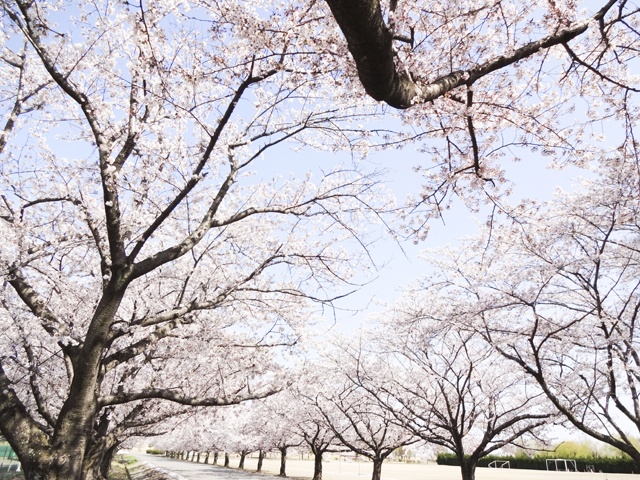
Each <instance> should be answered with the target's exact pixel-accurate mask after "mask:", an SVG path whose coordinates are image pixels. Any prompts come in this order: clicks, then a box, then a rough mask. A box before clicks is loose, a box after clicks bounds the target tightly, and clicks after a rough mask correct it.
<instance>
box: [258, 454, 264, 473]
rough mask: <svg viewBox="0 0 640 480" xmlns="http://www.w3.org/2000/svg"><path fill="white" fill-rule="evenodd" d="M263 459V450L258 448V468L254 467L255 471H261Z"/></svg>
mask: <svg viewBox="0 0 640 480" xmlns="http://www.w3.org/2000/svg"><path fill="white" fill-rule="evenodd" d="M263 460H264V452H263V451H262V450H260V452H258V468H257V469H256V472H261V471H262V461H263Z"/></svg>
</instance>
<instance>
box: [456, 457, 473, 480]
mask: <svg viewBox="0 0 640 480" xmlns="http://www.w3.org/2000/svg"><path fill="white" fill-rule="evenodd" d="M458 458H459V457H458ZM477 464H478V462H477V460H469V459H467V458H465V459H463V460H462V461H460V471H461V472H462V480H475V478H476V466H477Z"/></svg>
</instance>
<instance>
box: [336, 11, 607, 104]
mask: <svg viewBox="0 0 640 480" xmlns="http://www.w3.org/2000/svg"><path fill="white" fill-rule="evenodd" d="M326 2H327V5H329V8H330V9H331V12H332V13H333V16H334V17H335V19H336V22H337V23H338V25H339V26H340V29H341V30H342V33H343V34H344V36H345V39H346V40H347V45H348V47H349V51H350V52H351V55H352V56H353V59H354V61H355V64H356V68H357V70H358V77H359V78H360V82H361V83H362V86H363V87H364V89H365V90H366V92H367V93H368V94H369V95H370V96H371V97H372V98H373V99H375V100H378V101H383V102H386V103H387V104H389V105H390V106H392V107H394V108H399V109H405V108H409V107H411V106H413V105H416V104H418V103H424V102H428V101H431V100H434V99H436V98H438V97H441V96H442V95H444V94H445V93H447V92H449V91H451V90H453V89H454V88H457V87H460V86H462V85H472V84H473V83H474V82H475V81H476V80H478V79H480V78H482V77H484V76H485V75H488V74H489V73H491V72H494V71H496V70H500V69H502V68H504V67H507V66H509V65H512V64H514V63H516V62H517V61H519V60H522V59H524V58H527V57H530V56H532V55H533V54H535V53H537V52H539V51H540V50H543V49H547V48H550V47H553V46H555V45H561V44H564V43H567V42H569V41H571V40H573V39H574V38H576V37H577V36H579V35H581V34H582V33H584V32H585V31H586V30H587V29H588V28H589V25H590V24H591V23H592V22H593V21H594V20H595V21H596V24H597V22H598V21H599V20H600V19H602V18H604V16H605V15H606V13H607V12H608V11H609V9H611V7H613V5H615V3H616V0H609V2H607V4H606V5H605V6H604V7H603V8H602V9H600V10H599V11H598V12H597V13H596V14H595V15H593V16H592V17H591V18H588V19H585V20H583V21H581V22H577V23H576V24H575V25H572V26H570V27H568V28H563V29H560V30H558V31H557V32H556V33H554V34H552V35H549V36H547V37H545V38H542V39H540V40H536V41H534V42H530V43H527V44H526V45H523V46H522V47H520V48H517V49H515V50H514V52H513V53H511V54H510V55H502V56H499V57H497V58H494V59H492V60H489V61H487V62H485V63H483V64H481V65H478V66H477V67H474V68H472V69H469V70H466V71H465V70H457V71H454V72H451V73H450V74H448V75H445V76H443V77H440V78H438V79H436V80H434V81H433V82H431V83H429V84H426V85H421V84H418V83H415V82H414V81H413V80H412V79H411V78H410V77H409V76H408V75H407V74H406V73H403V72H398V71H397V70H396V65H395V61H394V57H395V52H394V48H393V34H392V32H391V31H390V30H389V28H387V26H386V25H385V23H384V20H383V18H382V11H381V8H380V2H379V0H326Z"/></svg>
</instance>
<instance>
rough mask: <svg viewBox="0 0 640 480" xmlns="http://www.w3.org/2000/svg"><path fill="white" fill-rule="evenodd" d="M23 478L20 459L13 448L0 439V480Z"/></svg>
mask: <svg viewBox="0 0 640 480" xmlns="http://www.w3.org/2000/svg"><path fill="white" fill-rule="evenodd" d="M18 478H23V475H22V468H21V466H20V461H19V460H18V457H17V456H16V454H15V452H14V451H13V449H12V448H11V447H10V446H9V444H7V443H3V442H2V441H1V440H0V480H10V479H18Z"/></svg>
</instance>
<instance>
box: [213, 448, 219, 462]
mask: <svg viewBox="0 0 640 480" xmlns="http://www.w3.org/2000/svg"><path fill="white" fill-rule="evenodd" d="M213 464H214V465H217V464H218V451H217V450H216V451H215V452H213Z"/></svg>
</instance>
